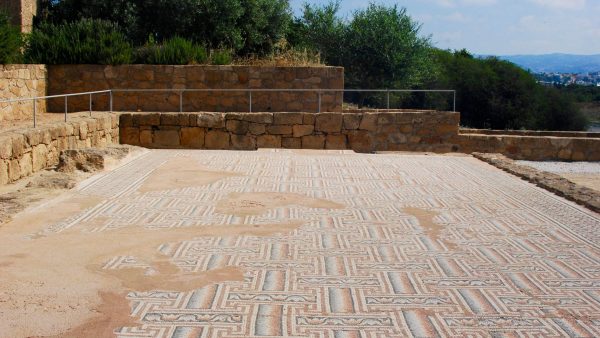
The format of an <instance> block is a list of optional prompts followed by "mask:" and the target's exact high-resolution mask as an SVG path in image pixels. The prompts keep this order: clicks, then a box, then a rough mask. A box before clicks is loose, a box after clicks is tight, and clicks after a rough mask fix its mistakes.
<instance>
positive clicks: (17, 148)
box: [12, 134, 25, 158]
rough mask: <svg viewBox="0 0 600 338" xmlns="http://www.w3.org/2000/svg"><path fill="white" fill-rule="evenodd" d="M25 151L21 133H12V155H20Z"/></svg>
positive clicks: (23, 137)
mask: <svg viewBox="0 0 600 338" xmlns="http://www.w3.org/2000/svg"><path fill="white" fill-rule="evenodd" d="M24 152H25V136H23V135H22V134H13V135H12V156H13V157H16V158H18V157H20V156H21V155H23V153H24Z"/></svg>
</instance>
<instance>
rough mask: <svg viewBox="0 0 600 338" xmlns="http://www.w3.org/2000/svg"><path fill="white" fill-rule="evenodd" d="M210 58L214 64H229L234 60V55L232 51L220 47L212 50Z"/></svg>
mask: <svg viewBox="0 0 600 338" xmlns="http://www.w3.org/2000/svg"><path fill="white" fill-rule="evenodd" d="M210 60H211V63H212V64H213V65H229V64H231V62H232V61H233V57H232V56H231V51H229V50H226V49H219V50H215V51H213V52H212V55H211V58H210Z"/></svg>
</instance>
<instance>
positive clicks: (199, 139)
mask: <svg viewBox="0 0 600 338" xmlns="http://www.w3.org/2000/svg"><path fill="white" fill-rule="evenodd" d="M458 122H459V114H458V113H452V112H415V113H409V112H402V113H399V112H368V111H365V112H354V113H319V114H317V113H253V114H249V113H184V114H176V113H123V114H121V117H120V127H121V143H123V144H130V145H138V146H143V147H149V148H189V149H236V150H255V149H257V148H289V149H352V150H355V151H358V152H373V151H431V152H450V151H455V150H456V149H457V145H456V144H454V143H453V141H452V140H453V138H455V137H456V135H457V133H458Z"/></svg>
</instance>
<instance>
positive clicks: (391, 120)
mask: <svg viewBox="0 0 600 338" xmlns="http://www.w3.org/2000/svg"><path fill="white" fill-rule="evenodd" d="M396 115H398V114H395V113H379V114H377V124H379V125H380V126H385V125H390V124H395V123H396Z"/></svg>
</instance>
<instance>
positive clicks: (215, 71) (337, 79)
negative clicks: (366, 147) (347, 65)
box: [48, 65, 344, 112]
mask: <svg viewBox="0 0 600 338" xmlns="http://www.w3.org/2000/svg"><path fill="white" fill-rule="evenodd" d="M48 78H49V81H48V93H49V95H54V94H64V93H75V92H86V91H96V90H105V89H208V88H218V89H265V88H269V89H270V88H275V89H290V88H291V89H343V88H344V69H343V68H339V67H251V66H199V65H191V66H159V65H123V66H101V65H59V66H48ZM113 100H114V101H113V109H114V110H115V111H150V112H154V111H158V112H165V111H171V112H178V111H179V93H177V92H171V93H118V94H115V95H114V99H113ZM342 100H343V95H342V94H341V93H338V94H334V93H324V94H323V95H322V98H321V104H322V110H321V111H341V109H342ZM108 102H109V99H108V96H107V95H99V96H98V97H96V98H95V99H94V109H95V110H108V109H109V105H108ZM88 107H89V98H88V97H82V98H73V99H70V100H69V111H83V110H88V109H89V108H88ZM49 109H50V111H56V112H60V111H64V101H61V100H50V101H49ZM252 110H253V111H290V112H298V111H310V112H316V111H317V110H318V94H317V93H307V92H277V93H253V94H252ZM183 111H229V112H231V111H233V112H243V111H249V95H248V93H246V92H243V91H241V92H227V93H223V92H221V93H219V92H210V93H207V92H204V93H198V92H196V93H192V92H187V93H184V94H183Z"/></svg>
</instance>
